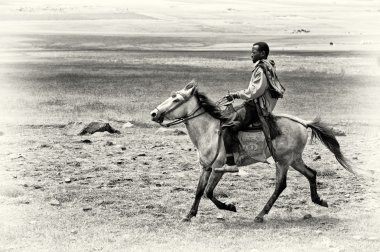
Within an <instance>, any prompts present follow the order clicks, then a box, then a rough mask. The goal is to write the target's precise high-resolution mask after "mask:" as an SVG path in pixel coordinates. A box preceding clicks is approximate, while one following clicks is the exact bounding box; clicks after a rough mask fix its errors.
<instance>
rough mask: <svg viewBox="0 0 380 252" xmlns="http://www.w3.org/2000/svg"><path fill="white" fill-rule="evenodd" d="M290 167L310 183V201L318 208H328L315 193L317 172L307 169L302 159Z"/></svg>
mask: <svg viewBox="0 0 380 252" xmlns="http://www.w3.org/2000/svg"><path fill="white" fill-rule="evenodd" d="M291 165H292V167H293V168H294V169H296V170H297V171H299V172H300V173H301V174H303V175H304V176H305V177H306V178H307V179H308V180H309V183H310V194H311V200H312V201H313V202H314V203H315V204H318V205H320V206H324V207H328V204H327V202H326V201H324V200H322V199H321V198H320V197H319V195H318V192H317V172H316V171H314V170H313V169H311V168H310V167H308V166H307V165H306V164H305V162H304V161H303V160H302V158H298V159H296V160H295V161H294V162H293V163H292V164H291Z"/></svg>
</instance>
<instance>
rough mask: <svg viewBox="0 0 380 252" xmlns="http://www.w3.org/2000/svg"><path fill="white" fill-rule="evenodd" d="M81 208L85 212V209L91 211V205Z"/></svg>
mask: <svg viewBox="0 0 380 252" xmlns="http://www.w3.org/2000/svg"><path fill="white" fill-rule="evenodd" d="M82 209H83V211H85V212H87V211H91V210H92V207H90V206H85V207H83V208H82Z"/></svg>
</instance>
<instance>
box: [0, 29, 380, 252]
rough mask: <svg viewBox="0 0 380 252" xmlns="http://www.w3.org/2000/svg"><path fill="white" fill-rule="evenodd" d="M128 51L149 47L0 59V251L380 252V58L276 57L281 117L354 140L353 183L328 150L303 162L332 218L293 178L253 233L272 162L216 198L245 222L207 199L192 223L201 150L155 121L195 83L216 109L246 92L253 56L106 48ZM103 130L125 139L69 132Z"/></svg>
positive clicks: (41, 43) (77, 41)
mask: <svg viewBox="0 0 380 252" xmlns="http://www.w3.org/2000/svg"><path fill="white" fill-rule="evenodd" d="M144 39H145V40H144ZM161 39H162V40H163V41H168V40H170V39H165V38H161ZM123 40H128V41H129V42H130V41H134V43H136V44H144V41H145V42H146V41H151V40H148V39H147V38H141V37H135V38H134V40H133V39H131V38H128V37H124V38H123V37H114V38H112V37H111V38H110V37H107V36H104V37H102V36H92V37H90V36H89V37H87V36H85V35H83V36H81V35H62V36H41V37H39V38H38V39H35V40H33V39H32V38H29V40H28V39H27V40H26V41H27V43H29V44H32V45H33V46H32V47H31V48H22V49H20V50H14V51H8V52H4V53H3V55H4V57H3V59H2V60H1V62H0V65H1V83H0V92H1V94H0V96H1V100H0V105H1V108H2V109H1V113H2V115H1V124H0V144H1V146H0V147H1V152H0V161H1V168H0V216H1V217H0V221H1V222H0V250H1V251H141V250H143V251H194V250H200V251H342V252H343V251H379V249H380V245H379V239H380V237H379V231H380V230H379V224H380V223H379V209H380V205H379V188H380V187H379V180H378V178H379V165H378V160H379V158H380V156H379V152H378V148H377V147H376V146H377V144H378V142H379V140H380V134H379V128H380V120H379V119H380V117H379V113H378V110H377V109H378V108H379V107H380V106H379V105H380V102H379V100H380V99H379V98H378V95H379V94H380V90H379V88H380V87H379V85H378V70H379V58H378V57H377V56H376V55H369V54H367V53H365V52H358V51H333V50H328V51H274V52H272V53H271V57H272V58H273V59H274V60H275V61H276V63H277V65H278V66H277V68H278V74H279V76H280V80H281V81H282V82H283V84H284V85H285V87H286V88H287V92H286V96H285V98H284V99H282V100H281V101H279V103H278V106H277V108H276V110H275V112H277V113H288V114H292V115H295V116H299V117H301V118H303V119H313V118H314V117H315V116H317V115H320V116H321V117H322V118H323V119H324V120H325V121H326V122H328V123H330V124H331V125H332V126H334V127H336V128H338V129H340V130H342V131H344V132H345V133H346V136H339V137H338V140H339V142H340V143H341V147H342V150H343V152H344V153H345V154H346V156H347V157H348V159H349V160H350V161H351V162H352V163H353V166H354V168H355V169H356V170H357V171H358V173H359V175H358V176H356V177H355V176H353V175H352V174H349V173H348V172H347V171H345V170H344V169H343V168H342V167H340V166H339V164H338V163H337V162H336V160H335V159H334V157H333V156H332V154H331V153H329V152H328V150H327V149H326V148H325V147H324V146H323V145H321V144H319V143H317V144H311V145H307V147H306V151H305V161H306V162H307V164H309V166H311V167H312V168H314V169H316V170H317V172H318V189H319V192H320V195H321V197H322V198H324V199H325V200H326V201H327V202H328V203H329V208H321V207H319V206H317V205H314V204H313V203H312V202H311V199H310V196H309V187H308V182H307V180H306V179H305V178H304V177H303V176H301V175H300V174H299V173H297V172H296V171H294V170H290V172H289V175H288V187H287V189H286V190H285V191H284V193H283V194H282V195H281V197H280V198H279V200H278V201H277V202H276V204H275V205H274V207H273V209H272V211H271V212H270V214H269V215H268V216H267V218H266V221H265V222H264V223H263V224H258V223H254V221H253V219H254V217H255V216H256V214H257V213H258V212H259V211H260V210H261V208H262V207H263V206H264V204H265V203H266V201H267V199H268V198H269V196H270V194H271V193H272V191H273V189H274V179H275V169H274V165H273V164H271V165H268V164H256V165H253V166H249V167H245V168H243V169H242V170H241V171H240V173H239V174H237V175H231V174H227V175H225V177H224V179H223V180H222V182H221V183H220V185H219V186H218V187H217V188H216V192H215V193H216V195H217V196H218V198H220V199H222V200H223V201H226V202H233V203H235V204H236V206H237V213H230V212H223V211H221V210H218V209H217V208H216V207H215V206H214V205H213V204H212V203H211V202H210V201H209V200H208V199H206V198H204V199H202V201H201V204H200V208H199V213H198V216H197V217H195V218H194V219H193V221H192V222H191V223H182V222H181V219H182V217H184V216H185V214H186V213H187V212H188V210H189V209H190V206H191V203H192V200H193V198H194V194H195V188H196V184H197V180H198V176H199V174H200V170H199V167H198V165H197V155H196V150H195V149H194V147H193V146H192V144H191V142H190V139H189V138H188V136H187V135H181V136H171V135H169V136H162V135H157V134H156V133H155V132H156V130H157V129H158V127H157V125H155V124H153V123H152V122H151V121H150V117H149V112H150V111H151V110H152V109H153V108H154V107H155V106H157V105H158V104H159V103H161V102H162V101H163V100H164V99H166V98H167V97H168V96H169V95H170V92H171V91H175V90H179V89H181V88H182V87H183V86H184V85H185V84H186V83H187V82H189V81H190V80H191V79H197V80H198V83H199V86H200V89H201V90H202V91H204V92H206V93H208V94H209V96H210V97H211V98H212V99H214V100H217V99H219V98H220V97H222V96H223V95H224V94H226V93H227V91H228V90H237V89H242V88H244V87H246V85H247V83H248V81H249V79H250V71H251V65H252V64H251V62H250V59H249V50H247V51H223V50H217V51H196V50H185V51H178V50H177V51H170V50H166V51H162V50H161V51H160V50H136V49H134V50H128V49H126V48H117V47H115V46H113V44H112V43H111V42H110V41H118V42H117V43H115V42H113V43H114V44H115V45H116V44H122V43H123ZM184 40H185V39H182V40H181V41H179V42H178V41H177V42H178V43H184V42H186V41H184ZM193 40H194V39H192V40H191V43H193V42H194V41H193ZM195 40H196V39H195ZM201 40H202V39H201V38H199V41H201ZM86 41H91V42H92V43H93V44H91V45H90V46H88V45H85V42H86ZM146 43H148V42H146ZM149 43H151V42H149ZM100 44H103V45H104V44H105V45H107V46H106V48H104V47H103V46H99V45H100ZM52 45H53V46H52ZM54 45H55V46H54ZM94 120H104V121H107V122H110V123H111V125H112V126H113V127H115V128H117V129H119V130H121V134H119V135H112V134H107V133H100V134H99V133H96V134H94V135H90V136H75V135H70V134H67V127H66V125H67V124H68V123H69V122H90V121H94ZM125 122H131V123H133V124H134V125H135V126H134V127H132V128H122V125H123V124H124V123H125ZM83 140H90V141H91V142H90V143H86V142H83ZM87 142H88V141H87ZM318 156H319V157H320V158H317V157H318ZM57 202H59V205H54V203H57ZM52 203H53V204H52ZM307 214H311V216H312V218H306V219H305V218H304V216H305V215H307ZM217 216H218V217H219V218H217Z"/></svg>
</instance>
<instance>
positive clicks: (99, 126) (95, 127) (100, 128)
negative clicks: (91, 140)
mask: <svg viewBox="0 0 380 252" xmlns="http://www.w3.org/2000/svg"><path fill="white" fill-rule="evenodd" d="M104 131H107V132H109V133H112V134H114V133H116V134H120V131H118V130H115V129H114V128H112V127H111V125H110V124H109V123H105V122H91V123H89V124H88V125H87V126H86V127H84V128H83V129H82V130H81V131H80V132H79V135H86V134H94V133H95V132H104Z"/></svg>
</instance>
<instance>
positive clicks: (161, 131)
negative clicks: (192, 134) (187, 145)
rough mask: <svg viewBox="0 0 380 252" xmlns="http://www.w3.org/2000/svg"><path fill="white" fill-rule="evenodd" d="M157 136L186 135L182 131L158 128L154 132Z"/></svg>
mask: <svg viewBox="0 0 380 252" xmlns="http://www.w3.org/2000/svg"><path fill="white" fill-rule="evenodd" d="M155 133H156V134H157V135H167V136H168V135H172V136H180V135H187V134H186V132H185V131H184V130H180V129H167V128H159V129H158V130H156V132H155Z"/></svg>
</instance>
